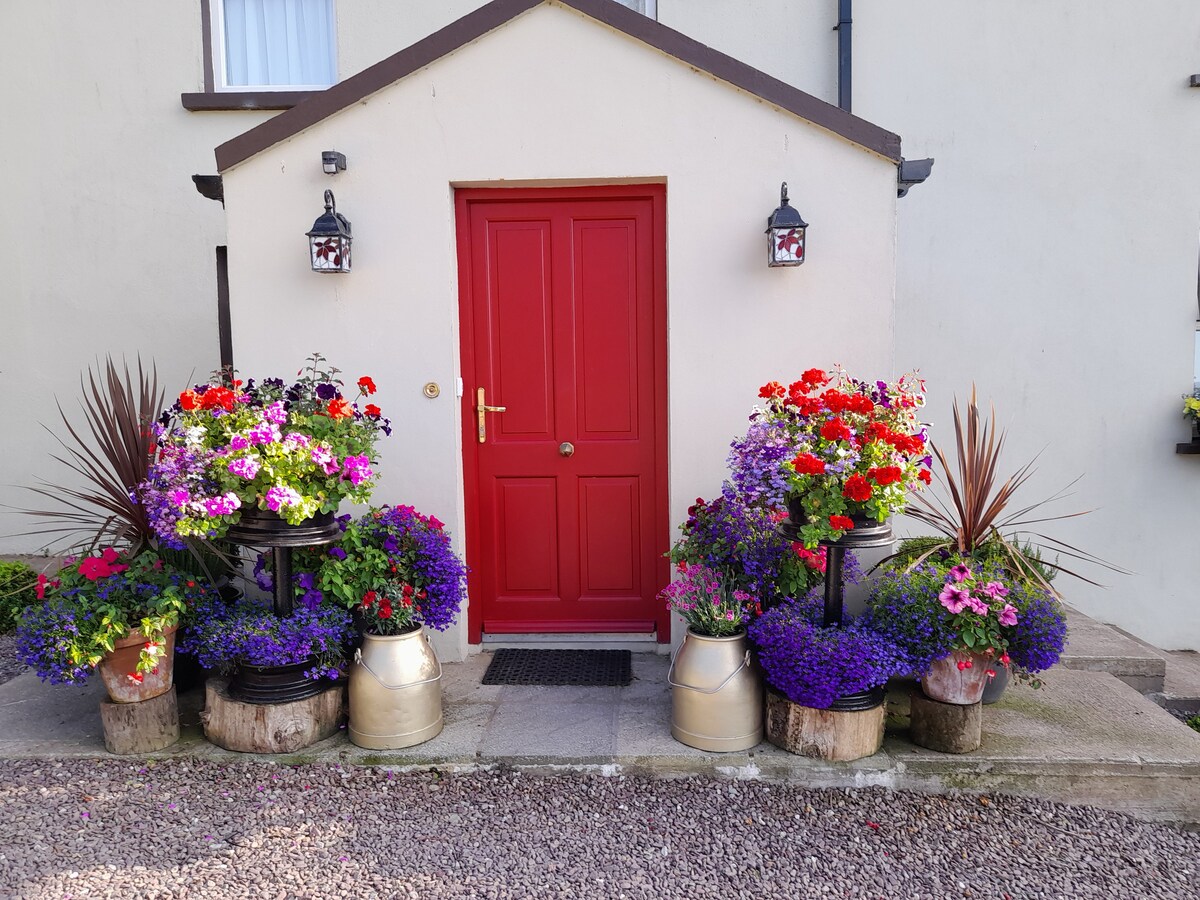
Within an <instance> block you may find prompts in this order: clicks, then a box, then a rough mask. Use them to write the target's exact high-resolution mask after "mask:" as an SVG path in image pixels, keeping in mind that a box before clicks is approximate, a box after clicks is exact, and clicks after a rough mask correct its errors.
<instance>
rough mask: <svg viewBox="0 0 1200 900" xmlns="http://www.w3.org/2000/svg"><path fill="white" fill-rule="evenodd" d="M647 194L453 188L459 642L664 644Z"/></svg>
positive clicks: (661, 351)
mask: <svg viewBox="0 0 1200 900" xmlns="http://www.w3.org/2000/svg"><path fill="white" fill-rule="evenodd" d="M665 197H666V194H665V189H664V187H663V186H661V185H637V186H620V187H596V188H570V189H557V188H556V189H536V190H535V189H529V190H504V189H501V190H460V191H459V192H458V194H457V197H456V209H457V216H458V254H459V278H460V303H461V317H462V319H461V321H462V357H463V381H464V385H465V391H464V398H463V407H464V408H463V440H464V444H463V446H464V460H465V466H466V472H465V483H466V499H467V523H468V524H467V557H468V563H469V565H470V567H471V578H470V588H471V604H470V614H469V624H470V633H471V640H472V641H475V642H478V641H479V640H480V637H481V634H482V633H483V632H487V633H490V634H505V633H530V632H604V631H623V632H635V631H641V632H648V631H651V630H653V629H655V628H657V630H658V638H659V640H661V641H666V640H668V639H669V633H668V621H669V619H668V617H667V614H666V612H665V610H664V609H662V608H660V607H661V606H662V604H660V603H659V602H658V601H657V600H656V599H655V595H656V594H657V592H658V591H659V590H660V589H661V588H662V586H663V585H664V584H665V583H666V581H667V578H668V567H667V563H666V561H665V559H664V557H663V554H664V553H665V552H666V550H667V547H668V540H669V537H668V533H667V532H668V524H667V482H666V303H665V295H666V289H665V272H666V266H665V259H664V256H665V247H666V229H665V220H664V213H665ZM481 391H482V394H481V393H480V392H481ZM481 405H482V406H487V407H503V409H504V411H503V412H498V411H485V412H483V413H482V420H481V417H480V414H479V412H478V407H479V406H481Z"/></svg>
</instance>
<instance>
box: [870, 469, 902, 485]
mask: <svg viewBox="0 0 1200 900" xmlns="http://www.w3.org/2000/svg"><path fill="white" fill-rule="evenodd" d="M867 475H868V476H870V477H871V478H873V479H875V483H876V484H878V485H880V486H881V487H882V486H883V485H885V484H894V483H895V482H897V481H899V480H900V479H901V478H903V477H904V473H903V472H902V471H901V470H900V467H899V466H880V467H879V468H877V469H868V470H867Z"/></svg>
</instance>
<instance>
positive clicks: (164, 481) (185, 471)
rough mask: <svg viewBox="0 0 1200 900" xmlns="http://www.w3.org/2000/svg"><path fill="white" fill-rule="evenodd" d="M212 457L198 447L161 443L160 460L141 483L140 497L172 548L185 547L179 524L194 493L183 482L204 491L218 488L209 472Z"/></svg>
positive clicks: (159, 533) (162, 539)
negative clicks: (176, 529) (179, 531)
mask: <svg viewBox="0 0 1200 900" xmlns="http://www.w3.org/2000/svg"><path fill="white" fill-rule="evenodd" d="M211 459H212V455H211V454H210V453H208V452H207V451H204V450H200V449H198V448H193V447H187V446H184V445H182V444H159V446H158V459H157V460H156V461H155V463H154V465H152V466H151V467H150V471H149V474H148V477H147V478H146V480H145V481H143V482H142V483H141V484H139V485H138V487H137V491H136V496H137V499H138V502H140V503H141V504H142V506H143V508H145V510H146V516H147V518H148V519H149V521H150V527H151V528H153V529H154V533H155V534H156V535H157V536H158V540H159V543H160V544H161V545H162V546H164V547H169V548H170V549H172V550H182V549H183V548H184V543H183V541H182V540H181V539H180V538H179V535H178V534H177V533H176V531H175V525H176V523H177V522H178V521H179V517H180V512H181V507H182V506H183V504H184V503H186V502H188V500H190V499H191V496H190V494H189V492H188V491H187V490H186V489H185V488H181V487H180V485H181V484H187V485H193V486H195V487H196V488H197V489H198V491H199V492H200V493H210V492H212V491H214V490H216V485H215V483H214V482H212V481H211V480H210V479H209V478H208V477H207V475H206V474H205V472H206V470H207V468H208V465H209V462H210V460H211Z"/></svg>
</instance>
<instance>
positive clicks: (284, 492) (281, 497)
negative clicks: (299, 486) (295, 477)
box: [266, 484, 301, 512]
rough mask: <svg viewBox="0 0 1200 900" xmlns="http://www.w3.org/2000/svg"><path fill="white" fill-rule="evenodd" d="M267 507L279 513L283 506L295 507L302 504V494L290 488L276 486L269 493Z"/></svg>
mask: <svg viewBox="0 0 1200 900" xmlns="http://www.w3.org/2000/svg"><path fill="white" fill-rule="evenodd" d="M266 499H267V506H268V507H270V508H271V509H273V510H274V511H275V512H279V508H280V507H281V506H295V505H296V504H297V503H299V502H300V499H301V498H300V494H299V493H298V492H297V491H295V490H293V489H292V488H290V487H284V486H282V485H278V484H277V485H275V487H273V488H271V489H270V490H269V491H267V498H266Z"/></svg>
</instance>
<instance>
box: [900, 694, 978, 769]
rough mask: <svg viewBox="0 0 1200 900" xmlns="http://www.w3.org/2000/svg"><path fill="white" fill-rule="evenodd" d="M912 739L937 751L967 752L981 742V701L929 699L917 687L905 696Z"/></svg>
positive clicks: (920, 745)
mask: <svg viewBox="0 0 1200 900" xmlns="http://www.w3.org/2000/svg"><path fill="white" fill-rule="evenodd" d="M909 703H910V705H911V715H912V720H911V724H910V726H909V728H910V737H911V738H912V742H913V743H914V744H916V745H917V746H918V747H924V748H926V749H927V750H936V751H938V752H939V753H970V752H971V751H972V750H978V749H979V745H980V743H981V742H982V741H983V704H981V703H970V704H966V705H961V704H958V703H943V702H942V701H941V700H931V699H930V698H929V697H926V696H925V694H924V692H923V691H922V690H921V689H920V688H919V687H918V688H914V689H913V691H912V693H911V694H910V695H909Z"/></svg>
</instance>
